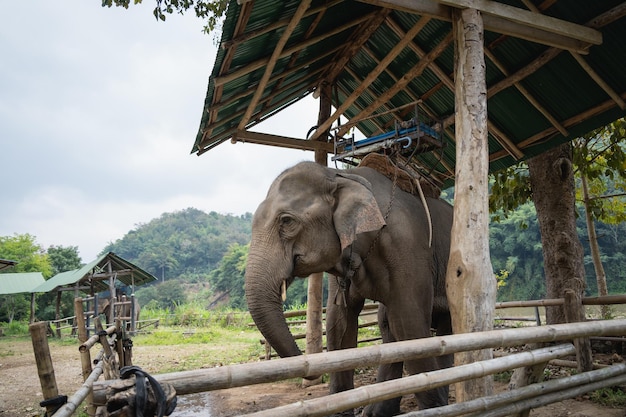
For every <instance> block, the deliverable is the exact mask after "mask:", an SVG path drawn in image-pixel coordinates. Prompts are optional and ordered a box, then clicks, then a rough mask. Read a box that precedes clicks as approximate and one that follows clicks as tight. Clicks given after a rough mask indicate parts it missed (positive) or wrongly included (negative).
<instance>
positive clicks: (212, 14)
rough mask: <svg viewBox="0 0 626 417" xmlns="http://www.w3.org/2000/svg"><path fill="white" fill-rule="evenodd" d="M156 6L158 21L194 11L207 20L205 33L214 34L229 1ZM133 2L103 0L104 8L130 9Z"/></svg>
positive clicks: (174, 1) (159, 0)
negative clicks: (172, 15)
mask: <svg viewBox="0 0 626 417" xmlns="http://www.w3.org/2000/svg"><path fill="white" fill-rule="evenodd" d="M155 2H156V6H155V8H154V10H153V12H152V13H153V14H154V17H155V18H156V19H157V20H161V21H165V19H166V16H167V15H168V14H174V13H178V14H185V13H186V12H187V11H188V10H189V9H193V11H194V13H195V14H196V16H197V17H199V18H201V19H205V20H206V24H205V26H204V32H205V33H210V32H213V31H214V30H215V29H216V28H217V27H218V25H219V22H220V19H221V18H222V17H223V16H224V14H225V13H226V8H227V6H228V1H227V0H213V1H202V0H155ZM130 3H131V0H102V7H105V6H106V7H111V6H117V7H123V8H125V9H128V7H129V6H130ZM133 3H134V4H139V3H142V0H133Z"/></svg>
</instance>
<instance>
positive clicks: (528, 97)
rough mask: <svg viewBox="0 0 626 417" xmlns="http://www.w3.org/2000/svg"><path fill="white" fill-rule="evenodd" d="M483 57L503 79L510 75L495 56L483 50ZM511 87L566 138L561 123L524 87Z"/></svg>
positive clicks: (514, 84)
mask: <svg viewBox="0 0 626 417" xmlns="http://www.w3.org/2000/svg"><path fill="white" fill-rule="evenodd" d="M485 57H487V58H489V60H490V61H491V62H493V64H494V65H495V66H496V67H497V68H498V69H499V70H500V72H501V73H502V74H504V76H505V77H508V76H509V75H511V73H510V72H509V71H508V70H507V69H506V68H505V67H504V65H502V63H501V62H500V61H499V60H498V58H496V56H495V55H494V54H493V53H492V52H491V51H489V50H488V49H487V48H485ZM513 86H514V87H515V88H516V89H517V91H519V92H520V93H521V94H522V95H523V96H524V98H526V100H528V102H529V103H530V104H531V105H532V106H533V107H534V108H535V109H537V110H538V111H539V113H541V114H543V117H545V118H546V120H548V121H549V122H550V124H551V125H552V126H554V127H555V128H556V129H557V130H558V131H559V132H561V134H562V135H563V136H567V130H566V129H565V128H564V127H563V125H561V123H560V122H559V121H558V120H556V118H555V117H554V116H553V115H552V114H551V113H550V112H549V111H548V109H546V108H545V107H544V106H543V105H542V104H541V103H539V101H538V100H537V99H536V98H535V97H534V96H533V95H532V94H531V93H530V91H528V90H527V89H526V87H524V86H523V85H522V84H521V83H520V82H515V83H513Z"/></svg>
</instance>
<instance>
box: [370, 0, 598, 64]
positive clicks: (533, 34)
mask: <svg viewBox="0 0 626 417" xmlns="http://www.w3.org/2000/svg"><path fill="white" fill-rule="evenodd" d="M359 1H361V2H363V3H368V4H373V5H376V6H379V7H388V8H391V9H394V10H399V11H403V12H407V13H415V14H419V15H426V16H431V17H434V18H436V19H439V20H444V21H447V22H451V21H452V18H451V17H450V15H451V11H452V10H453V9H454V8H453V7H450V6H446V5H443V4H440V3H438V2H436V1H434V0H359ZM483 21H484V27H485V29H486V30H489V31H491V32H495V33H501V34H504V35H509V36H513V37H515V38H520V39H524V40H527V41H531V42H536V43H540V44H543V45H548V46H552V47H555V48H559V49H566V50H570V51H575V52H578V53H580V54H587V53H588V49H589V46H590V44H589V43H585V42H581V41H579V40H577V39H573V38H570V37H567V36H563V35H559V34H556V33H553V32H548V31H545V30H541V29H537V28H533V27H530V26H527V25H525V24H522V23H518V22H514V21H511V20H507V19H505V18H503V17H500V16H497V15H484V16H483Z"/></svg>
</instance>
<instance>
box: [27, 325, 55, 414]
mask: <svg viewBox="0 0 626 417" xmlns="http://www.w3.org/2000/svg"><path fill="white" fill-rule="evenodd" d="M47 330H48V325H47V323H46V322H45V321H38V322H36V323H33V324H31V325H29V326H28V331H29V332H30V338H31V341H32V343H33V351H34V353H35V361H36V362H37V373H38V374H39V383H40V384H41V392H42V393H43V399H44V400H50V399H53V398H55V397H58V396H59V390H58V388H57V381H56V378H55V376H54V366H52V357H51V356H50V346H48V337H47V334H46V332H47ZM57 407H58V406H57V405H48V406H46V411H47V413H48V415H52V413H53V412H54V411H55V410H56V409H57Z"/></svg>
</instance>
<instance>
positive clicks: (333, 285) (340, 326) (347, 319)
mask: <svg viewBox="0 0 626 417" xmlns="http://www.w3.org/2000/svg"><path fill="white" fill-rule="evenodd" d="M328 282H329V285H328V302H327V304H326V342H327V344H328V350H329V351H331V350H338V349H348V348H354V347H356V345H357V337H358V330H359V329H358V319H359V313H360V312H361V310H362V309H363V304H364V303H365V299H364V298H363V297H361V296H360V295H359V294H357V293H356V291H355V290H354V288H352V289H351V288H350V285H349V283H348V288H347V290H346V297H345V299H346V305H343V304H341V305H338V304H336V303H335V301H336V300H335V298H336V297H335V294H336V293H337V289H338V287H339V286H338V284H337V279H336V278H335V277H334V276H333V275H329V279H328ZM340 299H341V300H343V297H341V296H340ZM353 388H354V370H353V369H352V370H347V371H342V372H334V373H331V374H330V383H329V389H330V393H331V394H335V393H338V392H342V391H347V390H350V389H353ZM338 416H354V411H353V410H346V411H344V412H342V413H341V414H338Z"/></svg>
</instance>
